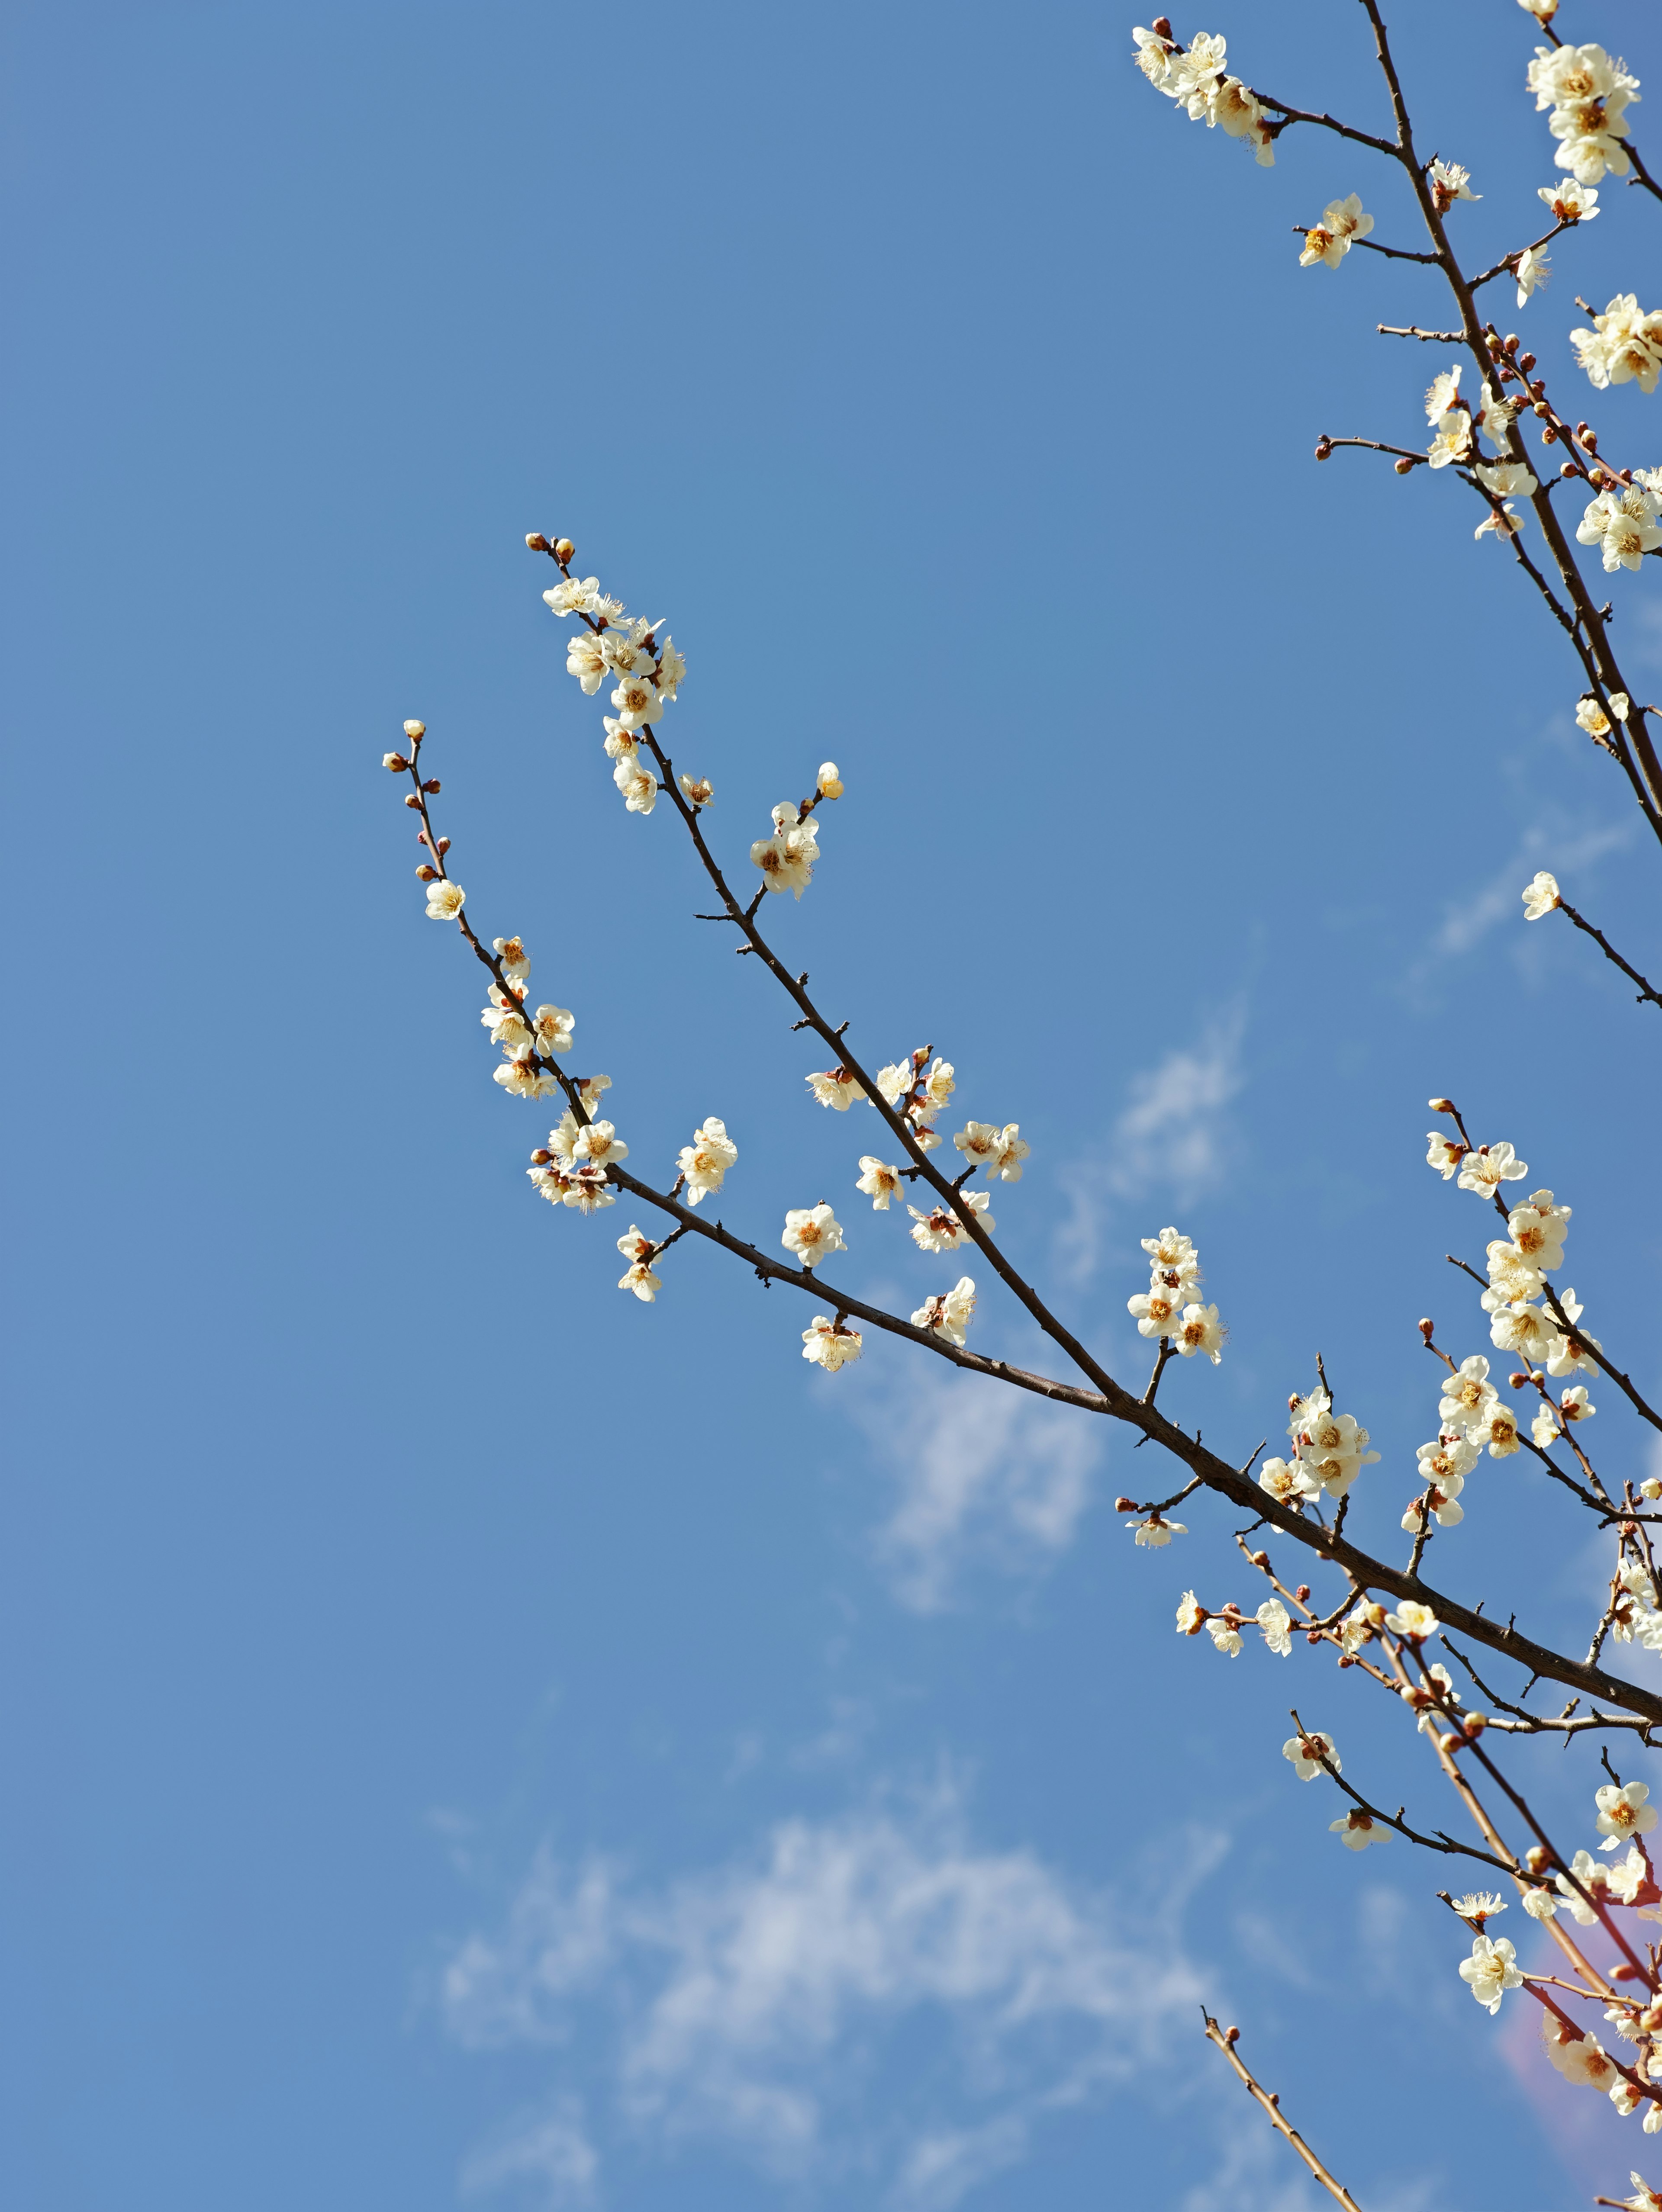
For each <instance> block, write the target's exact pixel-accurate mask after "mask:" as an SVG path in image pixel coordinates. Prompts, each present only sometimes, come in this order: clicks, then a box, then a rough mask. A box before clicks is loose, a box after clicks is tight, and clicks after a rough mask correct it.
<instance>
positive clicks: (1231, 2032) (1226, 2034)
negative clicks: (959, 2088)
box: [1154, 15, 1241, 2043]
mask: <svg viewBox="0 0 1662 2212" xmlns="http://www.w3.org/2000/svg"><path fill="white" fill-rule="evenodd" d="M1162 23H1166V18H1165V16H1164V15H1160V16H1157V17H1156V18H1155V21H1154V27H1155V29H1156V30H1158V29H1159V27H1160V25H1161V24H1162ZM1171 28H1172V26H1171V25H1170V24H1169V23H1166V29H1167V31H1168V32H1169V31H1170V30H1171ZM1223 2039H1224V2041H1225V2042H1226V2043H1239V2041H1240V2039H1241V2032H1240V2030H1239V2028H1238V2027H1226V2028H1225V2030H1224V2031H1223Z"/></svg>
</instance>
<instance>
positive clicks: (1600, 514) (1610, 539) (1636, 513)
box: [1554, 483, 1662, 904]
mask: <svg viewBox="0 0 1662 2212" xmlns="http://www.w3.org/2000/svg"><path fill="white" fill-rule="evenodd" d="M1659 513H1662V501H1659V500H1658V499H1657V496H1656V494H1655V493H1654V492H1653V491H1650V490H1648V489H1647V488H1646V487H1645V486H1644V485H1643V484H1638V483H1633V484H1627V485H1624V486H1621V487H1618V488H1617V489H1614V490H1606V491H1601V492H1600V493H1599V494H1598V496H1597V497H1596V498H1595V499H1593V500H1591V501H1589V502H1588V504H1587V507H1586V510H1585V512H1584V513H1583V514H1582V517H1581V520H1580V522H1579V523H1578V524H1577V525H1576V527H1575V535H1576V539H1577V541H1578V543H1579V544H1582V545H1597V546H1598V548H1599V550H1600V555H1601V557H1602V558H1603V561H1604V570H1605V574H1607V575H1612V576H1613V575H1614V574H1616V570H1617V569H1618V568H1628V569H1636V568H1638V566H1639V564H1640V562H1641V561H1642V560H1643V558H1644V556H1646V554H1647V553H1653V552H1654V551H1655V550H1656V549H1657V547H1658V546H1659V545H1662V528H1659V526H1658V523H1657V517H1658V514H1659ZM1554 903H1555V904H1556V903H1557V902H1556V901H1555V902H1554Z"/></svg>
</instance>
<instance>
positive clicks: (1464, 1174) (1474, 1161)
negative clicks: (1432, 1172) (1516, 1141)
mask: <svg viewBox="0 0 1662 2212" xmlns="http://www.w3.org/2000/svg"><path fill="white" fill-rule="evenodd" d="M1528 1173H1529V1164H1528V1162H1527V1161H1526V1160H1520V1159H1519V1158H1518V1155H1517V1154H1516V1153H1515V1152H1513V1149H1512V1146H1510V1145H1479V1146H1477V1148H1476V1151H1475V1152H1468V1153H1467V1154H1466V1157H1465V1159H1464V1162H1463V1163H1462V1164H1461V1168H1460V1172H1459V1175H1458V1177H1457V1178H1456V1181H1457V1185H1458V1188H1460V1189H1461V1190H1475V1191H1476V1193H1477V1195H1478V1196H1479V1197H1480V1198H1492V1197H1493V1196H1494V1194H1495V1192H1496V1191H1497V1190H1498V1189H1499V1188H1500V1187H1501V1184H1502V1183H1503V1182H1522V1181H1523V1179H1524V1177H1525V1176H1526V1175H1527V1174H1528Z"/></svg>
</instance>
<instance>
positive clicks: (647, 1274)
mask: <svg viewBox="0 0 1662 2212" xmlns="http://www.w3.org/2000/svg"><path fill="white" fill-rule="evenodd" d="M657 1249H658V1247H657V1246H656V1245H655V1244H654V1243H653V1241H652V1239H651V1238H650V1237H642V1234H641V1232H640V1231H639V1230H638V1229H637V1228H636V1226H635V1225H634V1223H633V1222H632V1221H631V1222H630V1225H629V1234H628V1235H627V1236H626V1237H619V1238H618V1250H619V1251H620V1252H621V1253H622V1254H623V1255H624V1259H625V1260H626V1261H628V1262H629V1265H628V1266H627V1267H625V1268H624V1272H623V1273H622V1274H621V1275H619V1276H618V1289H619V1290H620V1291H634V1293H635V1295H636V1297H637V1298H640V1299H642V1301H643V1302H644V1303H645V1304H648V1305H650V1304H652V1302H653V1300H654V1298H655V1297H657V1295H658V1293H659V1291H661V1290H662V1288H663V1287H664V1286H663V1285H662V1283H661V1282H660V1281H659V1279H658V1278H657V1276H656V1275H654V1273H653V1272H652V1262H653V1259H654V1255H655V1254H656V1252H657Z"/></svg>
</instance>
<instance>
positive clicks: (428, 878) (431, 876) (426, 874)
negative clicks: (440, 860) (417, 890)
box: [416, 860, 439, 884]
mask: <svg viewBox="0 0 1662 2212" xmlns="http://www.w3.org/2000/svg"><path fill="white" fill-rule="evenodd" d="M416 873H417V875H418V876H419V877H420V878H421V879H422V881H423V883H424V884H435V883H437V881H438V879H439V872H438V870H437V869H436V868H429V866H428V865H427V863H426V861H425V860H423V862H422V864H421V866H419V867H418V868H417V870H416Z"/></svg>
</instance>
